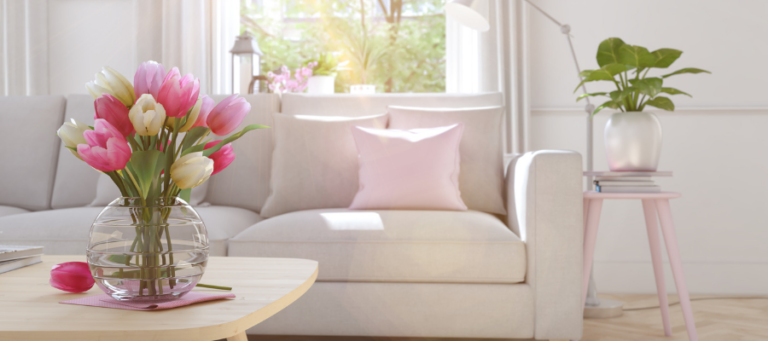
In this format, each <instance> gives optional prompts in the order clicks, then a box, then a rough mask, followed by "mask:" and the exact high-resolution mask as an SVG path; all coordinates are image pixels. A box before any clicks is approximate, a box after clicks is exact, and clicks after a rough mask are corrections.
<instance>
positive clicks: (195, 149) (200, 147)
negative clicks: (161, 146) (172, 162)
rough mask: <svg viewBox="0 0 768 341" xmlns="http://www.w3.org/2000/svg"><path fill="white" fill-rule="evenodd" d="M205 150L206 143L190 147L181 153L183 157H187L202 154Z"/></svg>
mask: <svg viewBox="0 0 768 341" xmlns="http://www.w3.org/2000/svg"><path fill="white" fill-rule="evenodd" d="M204 148H205V143H201V144H198V145H195V146H192V147H189V148H187V149H184V151H182V152H181V156H184V155H187V154H189V153H195V152H202V151H203V149H204Z"/></svg>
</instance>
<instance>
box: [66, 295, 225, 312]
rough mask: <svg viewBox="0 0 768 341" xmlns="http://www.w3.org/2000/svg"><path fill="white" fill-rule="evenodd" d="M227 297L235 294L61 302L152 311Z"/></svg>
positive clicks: (82, 299)
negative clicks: (143, 299)
mask: <svg viewBox="0 0 768 341" xmlns="http://www.w3.org/2000/svg"><path fill="white" fill-rule="evenodd" d="M225 298H235V294H233V293H227V294H219V295H213V294H205V293H202V292H195V291H191V292H189V293H188V294H186V295H184V296H182V297H181V298H178V299H175V300H168V301H156V302H122V301H118V300H115V299H114V298H112V297H109V296H108V295H106V294H104V295H96V296H88V297H81V298H76V299H74V300H69V301H61V302H59V303H63V304H77V305H89V306H92V307H104V308H113V309H127V310H144V311H151V310H163V309H172V308H177V307H183V306H185V305H190V304H195V303H200V302H206V301H213V300H221V299H225Z"/></svg>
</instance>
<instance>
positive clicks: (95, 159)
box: [77, 118, 131, 172]
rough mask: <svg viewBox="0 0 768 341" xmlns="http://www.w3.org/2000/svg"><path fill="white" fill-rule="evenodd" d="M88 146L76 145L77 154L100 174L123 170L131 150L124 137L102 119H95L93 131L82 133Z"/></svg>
mask: <svg viewBox="0 0 768 341" xmlns="http://www.w3.org/2000/svg"><path fill="white" fill-rule="evenodd" d="M83 138H85V142H86V143H88V144H78V145H77V154H78V155H80V158H82V159H83V161H85V163H87V164H88V165H90V166H91V167H93V168H95V169H97V170H100V171H102V172H111V171H114V170H118V169H123V168H125V165H126V164H127V163H128V160H130V159H131V148H130V147H129V146H128V141H126V140H125V137H123V135H122V134H121V133H120V131H118V130H117V128H115V127H114V126H112V125H111V124H110V123H109V122H107V121H106V120H104V119H100V118H99V119H96V121H95V123H94V129H93V130H86V131H85V132H83Z"/></svg>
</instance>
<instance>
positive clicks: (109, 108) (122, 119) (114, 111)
mask: <svg viewBox="0 0 768 341" xmlns="http://www.w3.org/2000/svg"><path fill="white" fill-rule="evenodd" d="M93 106H94V107H95V108H96V115H94V116H93V118H94V119H97V118H102V119H105V120H107V122H109V123H110V124H112V126H114V127H115V128H117V130H118V131H120V133H121V134H122V135H123V137H126V136H128V135H131V134H133V133H134V132H136V130H134V128H133V123H131V119H130V118H129V117H128V108H126V107H125V105H124V104H123V103H122V102H120V100H118V99H117V98H115V97H113V96H112V95H110V94H103V95H101V97H99V98H97V99H96V100H95V101H94V102H93Z"/></svg>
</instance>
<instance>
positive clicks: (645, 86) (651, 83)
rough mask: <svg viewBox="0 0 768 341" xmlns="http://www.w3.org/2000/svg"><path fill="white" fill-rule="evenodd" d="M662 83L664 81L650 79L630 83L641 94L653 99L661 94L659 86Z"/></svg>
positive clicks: (654, 78) (656, 78)
mask: <svg viewBox="0 0 768 341" xmlns="http://www.w3.org/2000/svg"><path fill="white" fill-rule="evenodd" d="M663 83H664V80H662V79H661V78H658V77H651V78H643V79H640V80H638V81H635V82H632V85H633V86H634V87H636V88H637V90H638V91H640V93H641V94H643V95H647V96H648V97H651V98H653V97H656V95H658V94H659V93H660V92H661V85H662V84H663Z"/></svg>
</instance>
